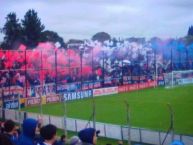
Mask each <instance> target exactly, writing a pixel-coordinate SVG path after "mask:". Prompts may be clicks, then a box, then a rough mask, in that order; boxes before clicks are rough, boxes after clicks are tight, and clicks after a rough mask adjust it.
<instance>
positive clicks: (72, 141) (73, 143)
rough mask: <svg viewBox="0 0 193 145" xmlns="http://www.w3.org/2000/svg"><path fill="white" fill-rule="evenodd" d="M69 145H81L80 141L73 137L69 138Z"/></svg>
mask: <svg viewBox="0 0 193 145" xmlns="http://www.w3.org/2000/svg"><path fill="white" fill-rule="evenodd" d="M69 144H70V145H81V141H80V139H79V137H78V136H73V137H71V138H70V141H69Z"/></svg>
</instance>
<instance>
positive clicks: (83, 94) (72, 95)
mask: <svg viewBox="0 0 193 145" xmlns="http://www.w3.org/2000/svg"><path fill="white" fill-rule="evenodd" d="M92 95H93V92H92V90H85V91H77V92H66V93H64V94H63V97H62V99H61V101H64V98H65V101H71V100H79V99H84V98H90V97H92Z"/></svg>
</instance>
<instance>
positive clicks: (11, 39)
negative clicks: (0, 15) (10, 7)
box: [1, 12, 21, 49]
mask: <svg viewBox="0 0 193 145" xmlns="http://www.w3.org/2000/svg"><path fill="white" fill-rule="evenodd" d="M1 32H2V33H3V34H4V35H5V36H4V40H3V42H2V44H1V47H2V48H3V49H14V44H15V42H17V41H21V25H20V23H19V19H17V16H16V14H15V13H13V12H12V13H9V14H8V15H7V17H6V22H5V25H4V27H3V28H2V29H1Z"/></svg>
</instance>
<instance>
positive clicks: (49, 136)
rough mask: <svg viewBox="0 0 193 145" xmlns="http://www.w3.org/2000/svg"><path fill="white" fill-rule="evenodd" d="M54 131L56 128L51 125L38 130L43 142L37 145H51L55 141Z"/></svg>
mask: <svg viewBox="0 0 193 145" xmlns="http://www.w3.org/2000/svg"><path fill="white" fill-rule="evenodd" d="M56 131H57V128H56V126H54V125H52V124H48V125H46V126H43V127H42V128H41V130H40V135H41V136H42V138H43V139H44V142H41V143H39V144H38V145H53V144H54V143H55V141H56Z"/></svg>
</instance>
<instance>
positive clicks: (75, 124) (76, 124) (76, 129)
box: [75, 120, 78, 132]
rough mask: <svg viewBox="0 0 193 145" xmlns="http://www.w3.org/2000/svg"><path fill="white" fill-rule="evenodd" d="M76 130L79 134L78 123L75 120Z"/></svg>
mask: <svg viewBox="0 0 193 145" xmlns="http://www.w3.org/2000/svg"><path fill="white" fill-rule="evenodd" d="M75 128H76V132H78V128H77V121H76V120H75Z"/></svg>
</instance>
